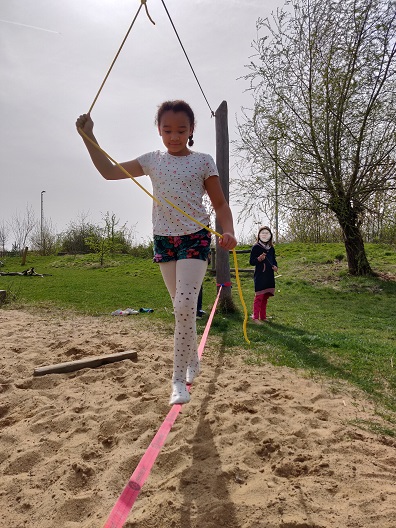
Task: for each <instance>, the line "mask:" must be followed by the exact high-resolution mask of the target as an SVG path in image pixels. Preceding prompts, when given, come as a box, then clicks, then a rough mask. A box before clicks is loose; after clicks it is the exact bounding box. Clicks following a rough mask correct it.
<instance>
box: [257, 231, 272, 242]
mask: <svg viewBox="0 0 396 528" xmlns="http://www.w3.org/2000/svg"><path fill="white" fill-rule="evenodd" d="M259 239H260V242H263V243H264V244H266V243H267V242H269V241H270V240H271V233H269V232H268V231H261V233H260V236H259Z"/></svg>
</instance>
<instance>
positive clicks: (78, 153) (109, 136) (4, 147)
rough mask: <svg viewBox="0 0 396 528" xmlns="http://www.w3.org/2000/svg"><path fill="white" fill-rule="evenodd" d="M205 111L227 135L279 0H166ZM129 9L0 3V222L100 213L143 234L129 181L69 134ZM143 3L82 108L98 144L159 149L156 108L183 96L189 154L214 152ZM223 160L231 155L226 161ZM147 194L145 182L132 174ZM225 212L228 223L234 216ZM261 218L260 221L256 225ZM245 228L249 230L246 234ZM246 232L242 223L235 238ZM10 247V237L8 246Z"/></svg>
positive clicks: (158, 6) (72, 2) (87, 1)
mask: <svg viewBox="0 0 396 528" xmlns="http://www.w3.org/2000/svg"><path fill="white" fill-rule="evenodd" d="M165 4H166V6H167V8H168V10H169V12H170V15H171V16H172V19H173V22H174V24H175V26H176V29H177V30H178V33H179V36H180V38H181V40H182V42H183V45H184V47H185V49H186V51H187V54H188V55H189V58H190V60H191V63H192V65H193V67H194V69H195V72H196V74H197V76H198V79H199V81H200V83H201V85H202V88H203V90H204V92H205V95H206V97H207V98H208V100H209V103H210V105H211V107H212V108H213V110H216V109H217V107H218V106H219V104H220V103H221V102H222V101H223V100H226V101H227V103H228V110H229V132H230V139H235V138H236V137H237V136H236V116H240V115H241V111H240V109H241V107H242V106H251V103H252V99H251V96H250V95H249V94H247V93H245V90H246V89H247V88H248V85H247V83H246V82H245V81H244V80H238V78H239V77H241V76H243V75H244V74H245V73H247V69H246V68H245V67H244V65H245V64H247V63H248V62H249V57H250V56H251V55H252V54H253V51H254V50H253V49H252V48H251V42H252V40H253V39H255V37H256V21H257V19H258V18H259V17H262V18H264V17H267V16H269V15H270V13H271V11H273V10H275V9H276V8H277V7H280V6H281V5H283V0H268V1H266V2H264V1H263V0H166V1H165ZM139 5H140V2H139V0H67V1H66V2H55V1H54V0H1V2H0V72H1V77H0V116H1V118H0V178H1V186H0V197H1V199H0V223H1V222H2V221H8V220H10V218H11V217H12V216H13V215H15V214H16V213H18V214H20V215H21V216H23V215H24V212H25V210H26V208H27V206H31V207H32V208H33V209H34V211H35V213H36V216H37V218H38V219H39V217H40V198H41V191H42V190H45V191H46V193H45V194H44V214H45V217H46V218H49V219H50V220H51V222H52V224H53V225H54V226H55V227H56V229H57V231H58V232H59V231H62V230H63V229H65V228H66V227H67V225H68V224H69V222H70V221H71V220H73V219H76V218H77V217H79V216H81V214H82V213H85V214H88V216H89V219H90V220H91V221H93V222H95V223H98V222H100V220H101V218H102V215H103V214H105V213H106V211H109V212H110V213H115V214H116V216H117V218H119V219H120V220H121V223H125V222H127V223H128V226H130V227H132V226H136V235H137V241H138V242H140V241H143V240H147V238H148V237H150V236H151V199H150V198H149V197H148V196H147V195H146V194H145V193H144V192H143V191H141V190H140V189H139V188H138V186H136V185H135V184H134V183H133V182H132V181H130V180H125V181H118V182H106V181H105V180H103V179H102V177H101V176H100V175H99V174H98V173H97V172H96V170H95V169H94V167H93V166H92V164H91V162H90V160H89V157H88V155H87V153H86V151H85V148H84V147H83V143H82V141H81V139H80V137H79V136H78V135H77V133H76V131H75V127H74V122H75V119H76V117H77V116H78V115H79V114H81V113H84V112H87V111H88V109H89V107H90V105H91V103H92V101H93V99H94V97H95V95H96V93H97V91H98V89H99V87H100V84H101V82H102V80H103V78H104V76H105V74H106V72H107V70H108V68H109V66H110V64H111V62H112V60H113V58H114V56H115V54H116V52H117V50H118V48H119V46H120V44H121V42H122V40H123V38H124V36H125V34H126V31H127V29H128V27H129V25H130V23H131V21H132V19H133V17H134V15H135V13H136V11H137V9H138V7H139ZM147 6H148V8H149V12H150V15H151V17H152V18H153V20H154V21H155V22H156V25H155V26H153V25H152V24H151V23H150V22H149V20H148V19H147V17H146V14H145V11H144V8H143V9H142V10H141V12H140V15H139V17H138V19H137V21H136V23H135V25H134V27H133V29H132V31H131V33H130V35H129V37H128V40H127V42H126V44H125V45H124V48H123V50H122V51H121V54H120V56H119V58H118V60H117V62H116V64H115V66H114V68H113V70H112V72H111V74H110V76H109V78H108V80H107V82H106V84H105V86H104V88H103V90H102V92H101V95H100V96H99V99H98V101H97V102H96V104H95V106H94V109H93V111H92V118H93V120H94V122H95V134H96V136H97V138H98V141H99V143H100V144H101V146H102V148H104V149H105V150H106V151H107V152H108V153H109V154H110V155H111V156H112V157H113V158H114V159H116V160H117V161H119V162H121V161H125V160H129V159H133V158H135V157H136V156H138V155H140V154H142V153H144V152H148V151H150V150H156V149H162V148H163V145H162V142H161V140H160V138H159V136H158V132H157V130H156V128H155V126H154V116H155V112H156V108H157V106H158V104H160V103H161V102H162V101H163V100H166V99H177V98H181V99H185V100H187V101H188V102H189V103H190V104H191V106H192V107H193V109H194V111H195V114H196V117H197V128H196V132H195V134H194V140H195V144H194V149H196V150H198V151H202V152H209V153H210V154H212V155H213V156H215V124H214V120H213V119H211V117H210V111H209V108H208V106H207V105H206V102H205V100H204V98H203V96H202V94H201V92H200V90H199V87H198V85H197V83H196V81H195V79H194V77H193V74H192V72H191V70H190V68H189V66H188V63H187V61H186V59H185V56H184V54H183V52H182V49H181V47H180V45H179V42H178V41H177V38H176V35H175V34H174V31H173V28H172V26H171V24H170V22H169V19H168V18H167V15H166V13H165V10H164V8H163V5H162V2H161V1H160V0H148V1H147ZM230 163H231V165H232V163H233V160H232V159H231V160H230ZM139 181H140V183H142V184H143V185H144V186H145V187H146V188H147V189H148V190H151V184H150V180H149V178H147V177H143V178H140V179H139ZM231 207H232V209H233V211H234V216H235V217H236V214H237V210H236V209H235V208H234V207H233V204H232V201H231ZM263 220H264V219H263ZM254 229H255V227H254ZM246 234H249V228H245V231H242V227H241V226H239V227H237V235H238V236H242V235H243V236H244V235H246ZM10 242H11V241H10Z"/></svg>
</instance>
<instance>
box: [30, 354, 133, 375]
mask: <svg viewBox="0 0 396 528" xmlns="http://www.w3.org/2000/svg"><path fill="white" fill-rule="evenodd" d="M123 359H137V352H132V350H126V351H125V352H117V353H116V354H107V355H105V356H93V357H90V358H85V359H77V360H76V361H66V362H65V363H56V364H54V365H48V366H46V367H38V368H35V369H34V372H33V375H34V376H44V375H45V374H62V373H64V372H74V371H76V370H81V369H84V368H96V367H101V366H102V365H107V364H109V363H116V362H117V361H122V360H123Z"/></svg>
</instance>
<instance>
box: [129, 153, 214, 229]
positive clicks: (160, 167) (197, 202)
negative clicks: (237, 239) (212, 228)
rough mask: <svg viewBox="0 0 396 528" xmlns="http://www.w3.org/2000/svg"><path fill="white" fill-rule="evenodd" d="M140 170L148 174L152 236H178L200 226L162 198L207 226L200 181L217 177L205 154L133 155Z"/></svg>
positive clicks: (211, 162) (202, 188) (206, 214)
mask: <svg viewBox="0 0 396 528" xmlns="http://www.w3.org/2000/svg"><path fill="white" fill-rule="evenodd" d="M137 161H138V162H139V163H140V165H141V167H142V169H143V172H144V173H145V174H147V175H148V176H150V179H151V182H152V185H153V195H154V197H155V198H156V199H157V200H158V201H159V202H160V203H161V205H159V204H158V203H157V202H155V201H153V214H152V218H153V232H154V234H155V235H162V236H180V235H189V234H191V233H196V232H197V231H200V230H201V229H202V227H201V226H200V225H199V224H197V223H195V222H193V221H192V220H190V219H189V218H188V217H187V216H185V215H183V214H182V213H180V212H179V211H178V210H177V209H175V208H173V207H172V206H170V205H169V204H167V203H166V202H165V201H164V198H166V199H168V200H169V201H170V202H172V203H174V204H175V205H177V206H178V207H180V209H182V210H183V211H185V212H186V213H188V214H189V215H190V216H192V217H193V218H196V219H197V220H199V221H200V222H201V223H203V224H204V225H209V214H208V212H207V211H206V209H205V207H204V205H203V203H202V198H203V196H204V194H205V192H206V190H205V185H204V182H205V180H206V179H207V178H209V177H210V176H218V175H219V173H218V170H217V167H216V164H215V162H214V160H213V158H212V156H210V155H209V154H203V153H201V152H192V153H191V154H189V155H188V156H172V154H169V153H168V152H160V151H159V150H157V151H155V152H148V153H147V154H143V155H142V156H139V157H138V158H137Z"/></svg>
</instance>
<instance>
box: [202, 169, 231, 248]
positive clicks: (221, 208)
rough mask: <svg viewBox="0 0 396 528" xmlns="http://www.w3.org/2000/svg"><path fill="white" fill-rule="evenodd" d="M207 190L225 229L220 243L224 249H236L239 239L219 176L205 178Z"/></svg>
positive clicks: (219, 220) (220, 222)
mask: <svg viewBox="0 0 396 528" xmlns="http://www.w3.org/2000/svg"><path fill="white" fill-rule="evenodd" d="M205 188H206V192H207V193H208V195H209V198H210V201H211V202H212V205H213V208H214V210H215V213H216V217H217V220H218V222H219V224H220V225H221V227H222V230H223V233H222V235H223V238H221V239H220V240H219V244H220V246H221V247H222V248H224V249H228V250H230V249H234V247H235V246H236V245H237V240H236V238H235V235H234V223H233V220H232V213H231V209H230V206H229V205H228V203H227V201H226V199H225V197H224V193H223V189H222V188H221V185H220V179H219V178H218V176H211V177H210V178H207V179H206V180H205Z"/></svg>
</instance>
